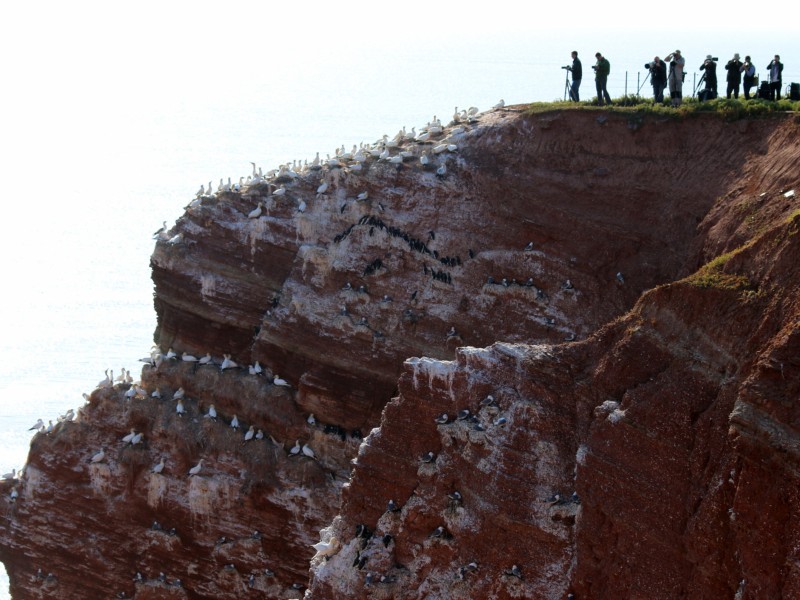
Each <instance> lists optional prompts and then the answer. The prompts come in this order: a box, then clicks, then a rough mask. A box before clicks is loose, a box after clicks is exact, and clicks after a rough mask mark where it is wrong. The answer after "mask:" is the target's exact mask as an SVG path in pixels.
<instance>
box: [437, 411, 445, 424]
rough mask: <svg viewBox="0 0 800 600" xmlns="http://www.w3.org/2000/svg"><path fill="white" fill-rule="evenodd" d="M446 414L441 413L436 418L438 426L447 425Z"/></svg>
mask: <svg viewBox="0 0 800 600" xmlns="http://www.w3.org/2000/svg"><path fill="white" fill-rule="evenodd" d="M447 419H448V417H447V413H442V414H440V415H439V416H438V417H436V423H437V424H439V425H445V424H446V423H447Z"/></svg>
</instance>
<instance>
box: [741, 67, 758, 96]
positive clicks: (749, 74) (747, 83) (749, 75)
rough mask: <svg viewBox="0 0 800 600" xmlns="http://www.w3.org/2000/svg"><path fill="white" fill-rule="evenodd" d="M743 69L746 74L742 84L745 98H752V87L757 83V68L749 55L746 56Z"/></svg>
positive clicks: (743, 73)
mask: <svg viewBox="0 0 800 600" xmlns="http://www.w3.org/2000/svg"><path fill="white" fill-rule="evenodd" d="M741 71H742V75H744V81H743V82H742V86H743V88H744V99H745V100H750V88H751V87H753V85H755V79H756V68H755V66H754V65H753V63H752V62H751V61H750V57H749V56H745V57H744V63H743V64H742V68H741Z"/></svg>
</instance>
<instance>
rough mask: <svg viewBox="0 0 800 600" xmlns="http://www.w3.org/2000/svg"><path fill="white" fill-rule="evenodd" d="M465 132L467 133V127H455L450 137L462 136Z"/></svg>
mask: <svg viewBox="0 0 800 600" xmlns="http://www.w3.org/2000/svg"><path fill="white" fill-rule="evenodd" d="M465 131H466V128H465V127H461V126H459V127H454V128H453V129H452V131H450V135H451V136H454V135H459V134H461V133H464V132H465Z"/></svg>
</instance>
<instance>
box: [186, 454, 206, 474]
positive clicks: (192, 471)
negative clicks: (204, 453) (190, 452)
mask: <svg viewBox="0 0 800 600" xmlns="http://www.w3.org/2000/svg"><path fill="white" fill-rule="evenodd" d="M202 468H203V459H202V458H201V459H200V462H199V463H197V464H196V465H195V466H193V467H192V468H191V469H189V477H191V476H192V475H197V474H198V473H200V469H202Z"/></svg>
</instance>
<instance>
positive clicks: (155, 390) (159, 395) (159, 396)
mask: <svg viewBox="0 0 800 600" xmlns="http://www.w3.org/2000/svg"><path fill="white" fill-rule="evenodd" d="M150 397H151V398H156V399H157V400H160V399H161V392H159V391H158V388H156V389H154V390H153V393H152V394H150Z"/></svg>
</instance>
